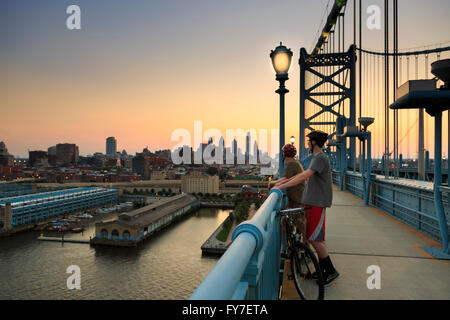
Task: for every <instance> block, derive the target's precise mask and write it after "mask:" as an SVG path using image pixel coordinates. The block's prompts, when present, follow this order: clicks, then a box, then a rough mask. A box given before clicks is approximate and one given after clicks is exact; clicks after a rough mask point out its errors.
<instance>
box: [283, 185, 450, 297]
mask: <svg viewBox="0 0 450 320" xmlns="http://www.w3.org/2000/svg"><path fill="white" fill-rule="evenodd" d="M361 205H362V200H360V199H358V198H356V197H354V196H353V195H351V194H350V193H348V192H346V191H340V190H339V189H338V188H336V187H334V190H333V206H332V207H331V208H329V209H327V215H326V243H327V247H328V250H329V254H330V257H331V258H332V261H333V263H334V265H335V267H336V269H337V270H338V271H339V273H340V277H339V278H338V279H336V280H335V281H334V283H332V284H331V285H330V286H329V287H326V288H325V299H326V300H350V299H351V300H353V299H362V300H370V299H385V300H389V299H402V300H403V299H427V300H428V299H433V300H438V299H450V261H448V260H447V261H446V260H438V259H434V258H433V257H432V256H430V255H429V254H428V253H426V252H425V251H424V250H422V249H421V247H441V244H440V243H438V242H437V241H434V240H432V239H430V238H428V237H426V236H424V235H423V234H421V233H419V232H418V231H416V230H414V229H412V228H410V227H409V226H407V225H405V224H403V223H401V222H400V221H398V220H396V219H394V218H392V217H390V216H389V215H387V214H385V213H383V212H382V211H380V210H378V209H376V208H373V207H363V206H361ZM371 265H377V266H379V267H380V270H381V289H379V290H378V289H372V290H369V289H368V288H367V279H368V278H369V277H370V276H371V274H368V273H366V272H367V267H369V266H371ZM285 270H286V272H284V280H283V291H282V300H294V299H299V298H298V294H297V292H296V289H295V285H294V283H293V281H292V280H288V279H287V275H288V274H291V271H290V266H289V264H288V262H287V263H286V266H285Z"/></svg>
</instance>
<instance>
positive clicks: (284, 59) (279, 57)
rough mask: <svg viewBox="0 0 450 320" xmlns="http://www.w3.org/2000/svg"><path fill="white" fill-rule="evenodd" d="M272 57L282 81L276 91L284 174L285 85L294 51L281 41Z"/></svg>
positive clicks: (279, 170) (281, 170)
mask: <svg viewBox="0 0 450 320" xmlns="http://www.w3.org/2000/svg"><path fill="white" fill-rule="evenodd" d="M270 59H272V65H273V68H274V70H275V73H276V80H277V81H279V82H280V87H279V88H278V89H277V90H276V91H275V92H276V93H278V94H279V95H280V153H279V162H278V164H279V168H278V172H279V176H280V177H282V176H283V171H284V160H283V153H282V152H281V148H283V146H284V96H285V94H286V93H288V92H289V90H288V89H286V87H285V86H284V83H285V82H286V80H288V79H289V77H288V71H289V67H290V66H291V59H292V51H291V49H288V48H286V47H285V46H283V44H282V43H281V42H280V45H279V46H278V47H276V48H275V50H272V51H271V52H270Z"/></svg>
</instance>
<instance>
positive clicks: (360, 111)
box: [353, 0, 363, 171]
mask: <svg viewBox="0 0 450 320" xmlns="http://www.w3.org/2000/svg"><path fill="white" fill-rule="evenodd" d="M359 48H360V49H362V0H359ZM362 57H363V55H362V51H360V52H359V117H362ZM359 129H361V125H359ZM361 150H362V146H361V141H359V156H361ZM360 158H361V157H360ZM360 163H361V162H360ZM354 167H355V168H356V157H355V165H354ZM353 171H355V169H353Z"/></svg>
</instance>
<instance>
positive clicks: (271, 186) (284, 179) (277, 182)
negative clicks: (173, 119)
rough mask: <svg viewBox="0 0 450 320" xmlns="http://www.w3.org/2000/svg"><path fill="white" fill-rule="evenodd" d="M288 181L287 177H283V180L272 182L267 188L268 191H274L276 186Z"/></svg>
mask: <svg viewBox="0 0 450 320" xmlns="http://www.w3.org/2000/svg"><path fill="white" fill-rule="evenodd" d="M286 180H287V178H286V177H282V178H281V179H278V180H274V181H270V182H269V184H268V186H267V189H269V190H270V189H272V188H273V187H274V186H275V185H276V184H279V183H283V182H285V181H286Z"/></svg>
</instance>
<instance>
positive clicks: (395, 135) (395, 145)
mask: <svg viewBox="0 0 450 320" xmlns="http://www.w3.org/2000/svg"><path fill="white" fill-rule="evenodd" d="M393 5H394V14H393V15H394V17H393V18H394V26H393V28H394V53H395V54H396V53H397V52H398V0H394V3H393ZM393 60H394V61H393V62H394V79H393V98H394V100H395V98H396V94H397V87H398V56H397V55H394V57H393ZM398 158H399V157H398V109H396V110H394V162H395V178H396V179H398V177H399V160H398Z"/></svg>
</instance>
